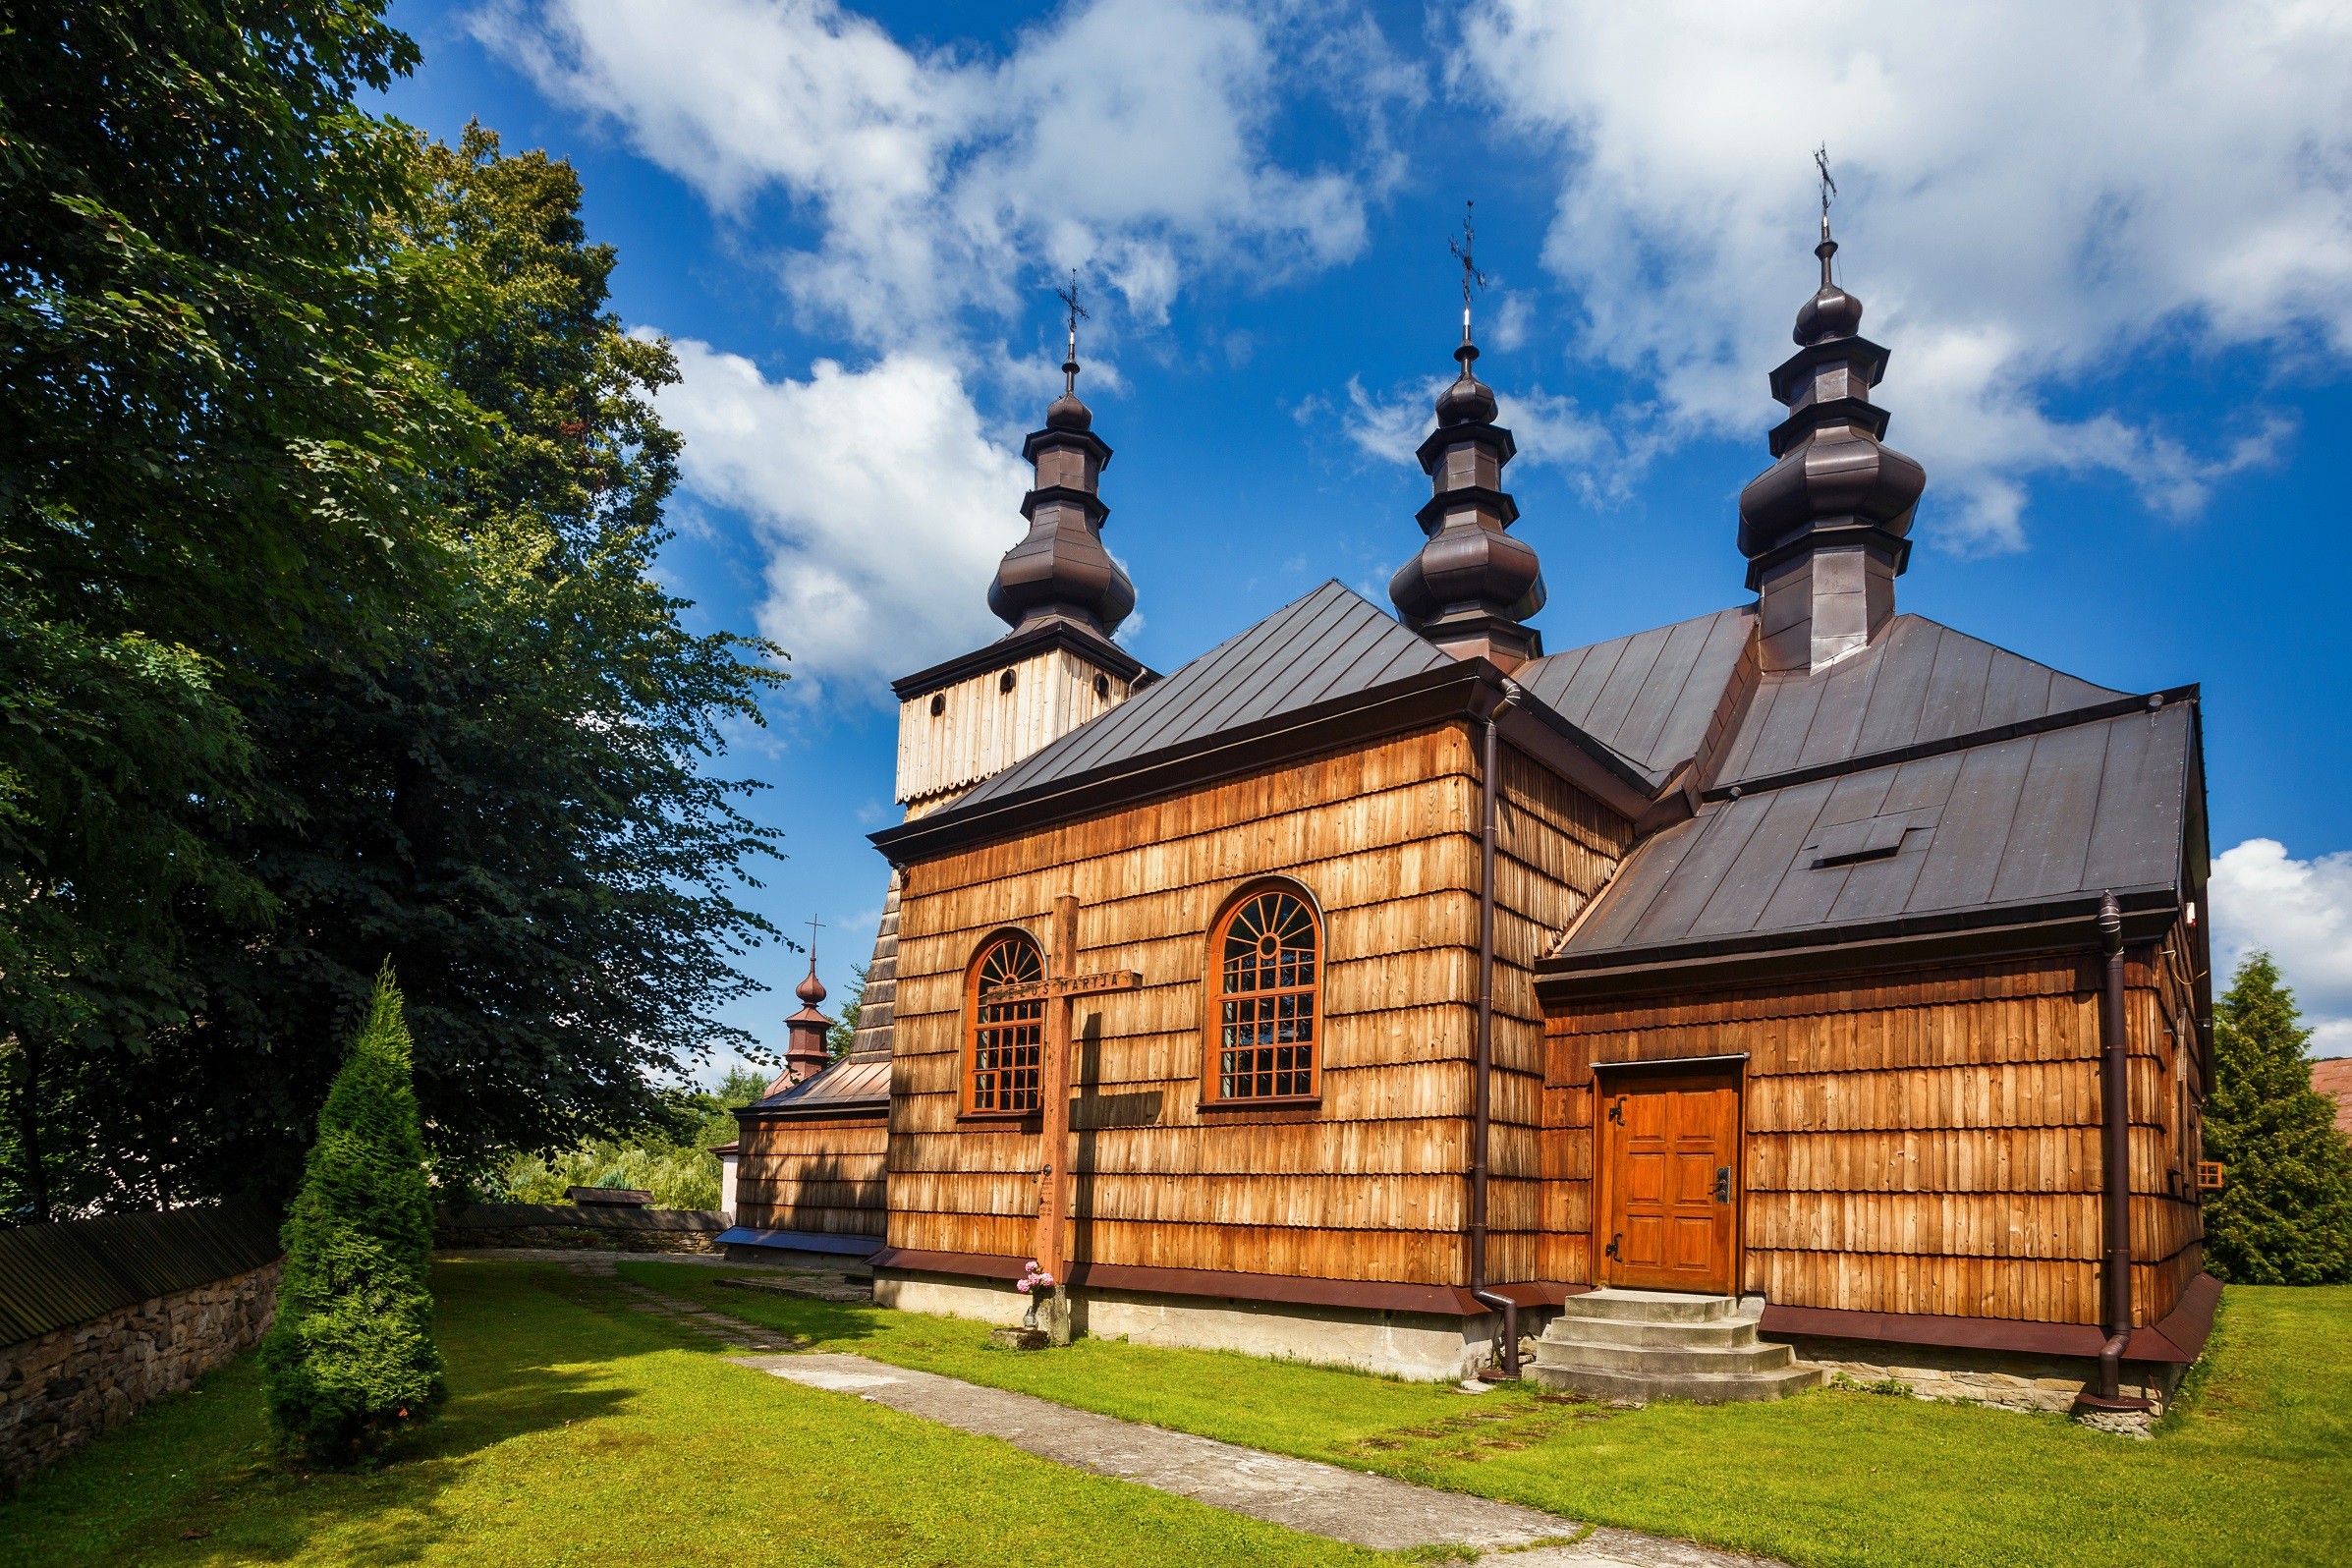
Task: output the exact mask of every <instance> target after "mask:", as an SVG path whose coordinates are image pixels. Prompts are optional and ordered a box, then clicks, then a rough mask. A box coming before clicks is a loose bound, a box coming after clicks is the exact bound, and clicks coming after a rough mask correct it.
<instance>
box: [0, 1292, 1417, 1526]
mask: <svg viewBox="0 0 2352 1568" xmlns="http://www.w3.org/2000/svg"><path fill="white" fill-rule="evenodd" d="M434 1291H435V1294H436V1295H437V1297H438V1299H439V1302H440V1331H441V1343H442V1348H443V1351H444V1352H445V1354H446V1355H447V1357H448V1362H449V1382H450V1389H451V1395H452V1397H451V1400H450V1403H449V1407H448V1409H447V1411H446V1413H445V1414H444V1415H443V1417H442V1419H441V1420H440V1421H439V1422H438V1423H436V1424H435V1425H433V1426H432V1427H430V1428H425V1429H424V1430H422V1431H420V1432H417V1433H414V1434H412V1435H410V1436H408V1437H407V1438H405V1439H404V1443H403V1446H402V1447H401V1448H399V1449H398V1450H397V1451H396V1452H394V1453H393V1454H392V1455H391V1456H390V1462H389V1463H387V1464H385V1465H384V1466H383V1467H381V1468H380V1469H378V1470H376V1471H374V1472H372V1473H368V1474H361V1475H349V1476H335V1475H320V1476H308V1477H306V1476H303V1475H300V1474H297V1473H292V1472H289V1471H287V1470H285V1469H283V1468H281V1467H280V1466H278V1465H277V1464H275V1463H273V1462H272V1461H271V1460H270V1458H269V1455H268V1450H267V1447H266V1444H265V1442H264V1439H263V1430H262V1425H261V1418H260V1397H259V1396H260V1387H259V1377H258V1376H257V1369H256V1367H255V1366H254V1364H253V1360H252V1357H250V1356H249V1357H245V1358H243V1359H241V1360H239V1361H238V1362H236V1363H234V1364H232V1365H231V1366H229V1367H226V1368H224V1369H222V1370H221V1371H219V1372H215V1373H214V1374H213V1375H212V1376H210V1377H208V1378H206V1379H204V1381H203V1382H202V1383H201V1384H200V1385H199V1386H198V1387H197V1388H196V1390H195V1391H194V1392H192V1393H189V1394H185V1395H182V1396H179V1397H177V1398H172V1399H167V1400H162V1401H158V1402H157V1403H156V1404H154V1405H152V1406H150V1407H149V1408H148V1409H147V1410H146V1411H144V1412H143V1413H141V1415H140V1417H139V1418H138V1419H137V1420H135V1421H133V1422H132V1423H131V1424H130V1425H128V1426H126V1427H124V1428H120V1429H119V1430H117V1431H114V1432H112V1433H110V1434H108V1435H107V1436H106V1437H104V1438H102V1439H100V1440H99V1441H98V1442H96V1443H93V1444H92V1445H91V1446H89V1447H88V1448H86V1449H84V1450H83V1451H82V1452H81V1453H79V1454H77V1455H75V1456H74V1457H73V1458H71V1459H69V1460H67V1461H66V1462H65V1463H64V1464H62V1465H60V1466H58V1467H57V1468H56V1469H54V1470H52V1471H50V1472H48V1473H47V1474H45V1475H43V1476H41V1477H39V1478H37V1479H36V1480H35V1481H34V1482H33V1483H32V1484H30V1485H29V1486H28V1487H27V1489H26V1490H25V1491H24V1492H22V1493H21V1494H20V1495H19V1496H17V1497H16V1498H15V1499H13V1500H11V1501H9V1502H7V1503H4V1504H0V1564H6V1565H10V1568H15V1565H19V1564H22V1565H25V1568H33V1565H38V1568H75V1565H91V1568H95V1565H99V1564H105V1565H108V1568H122V1565H139V1568H143V1565H146V1564H150V1563H154V1564H231V1563H255V1564H261V1563H266V1564H336V1565H344V1564H409V1563H417V1564H434V1563H468V1564H476V1563H478V1564H510V1563H511V1564H534V1565H535V1564H554V1563H564V1564H584V1565H585V1564H605V1563H610V1564H624V1563H625V1564H633V1565H648V1568H649V1565H661V1568H668V1565H672V1564H712V1565H719V1564H725V1565H730V1568H734V1565H744V1568H754V1565H763V1564H793V1565H801V1564H807V1565H812V1568H814V1565H824V1568H835V1565H840V1568H850V1565H863V1564H921V1565H931V1564H939V1565H950V1564H954V1565H961V1564H968V1563H1037V1564H1042V1563H1053V1564H1057V1565H1058V1564H1103V1565H1116V1568H1144V1565H1150V1564H1164V1565H1167V1568H1190V1565H1195V1564H1204V1563H1268V1564H1274V1563H1281V1564H1294V1563H1295V1564H1326V1563H1328V1564H1341V1563H1350V1564H1375V1563H1379V1562H1383V1561H1393V1559H1389V1558H1384V1557H1381V1556H1379V1555H1377V1554H1374V1553H1371V1552H1365V1551H1358V1550H1355V1549H1354V1548H1351V1547H1346V1546H1341V1545H1337V1544H1335V1543H1332V1542H1328V1541H1324V1540H1318V1539H1316V1538H1312V1537H1306V1536H1299V1535H1294V1534H1292V1533H1290V1532H1288V1531H1283V1530H1278V1529H1276V1528H1274V1527H1272V1526H1270V1525H1261V1524H1259V1523H1257V1522H1256V1521H1253V1520H1248V1519H1243V1518H1240V1517H1239V1516H1236V1515H1233V1514H1227V1513H1222V1512H1219V1511H1218V1510H1216V1509H1212V1508H1207V1507H1204V1506H1202V1505H1200V1504H1197V1503H1192V1502H1187V1501H1184V1500H1182V1499H1179V1498H1174V1497H1167V1496H1163V1495H1161V1494H1159V1493H1157V1492H1152V1491H1148V1490H1147V1489H1145V1488H1143V1487H1141V1486H1133V1485H1128V1484H1123V1483H1119V1482H1112V1481H1103V1480H1099V1479H1097V1478H1094V1477H1092V1476H1086V1475H1081V1474H1078V1473H1076V1472H1073V1471H1069V1470H1065V1469H1063V1468H1061V1467H1060V1466H1057V1465H1053V1464H1049V1463H1047V1462H1045V1461H1043V1460H1039V1459H1033V1458H1031V1457H1030V1456H1029V1455H1027V1454H1024V1453H1021V1452H1020V1451H1018V1450H1017V1449H1014V1448H1012V1447H1010V1446H1008V1445H1006V1444H1004V1443H1001V1442H998V1441H996V1440H994V1439H992V1438H985V1437H975V1436H971V1435H968V1434H966V1433H963V1432H958V1431H953V1430H950V1429H948V1428H941V1427H937V1426H934V1425H932V1424H930V1423H927V1422H923V1421H918V1420H915V1419H914V1418H911V1417H907V1416H902V1415H899V1414H898V1413H896V1412H894V1411H890V1410H886V1409H883V1408H882V1407H880V1406H877V1405H869V1404H867V1403H865V1402H863V1401H861V1400H858V1399H856V1398H853V1397H851V1396H848V1395H843V1394H834V1393H826V1392H822V1391H820V1390H816V1389H810V1388H803V1387H800V1386H798V1385H796V1384H793V1383H788V1382H785V1381H784V1380H782V1379H781V1378H775V1377H763V1376H761V1375H759V1374H757V1373H756V1372H747V1371H745V1370H744V1369H742V1368H739V1367H733V1366H730V1365H728V1364H727V1363H725V1362H723V1361H721V1360H720V1359H719V1357H718V1355H717V1354H715V1353H714V1352H713V1351H712V1350H710V1349H709V1348H706V1347H705V1346H704V1345H703V1344H702V1342H701V1341H700V1340H699V1339H697V1338H694V1337H693V1336H690V1335H688V1334H686V1333H685V1332H684V1331H683V1330H680V1329H677V1328H674V1327H672V1326H670V1325H669V1324H668V1323H666V1322H665V1321H663V1320H661V1319H659V1318H654V1317H649V1316H644V1315H641V1314H638V1313H633V1312H630V1311H628V1310H627V1309H626V1308H624V1307H622V1306H621V1305H620V1304H619V1302H618V1300H617V1294H616V1292H615V1291H614V1290H613V1288H612V1286H611V1285H610V1284H609V1283H608V1282H596V1281H589V1280H582V1279H578V1278H576V1277H574V1276H572V1275H570V1274H567V1273H566V1272H565V1271H564V1270H562V1269H561V1268H560V1267H555V1266H549V1265H539V1264H519V1263H456V1264H444V1265H442V1266H440V1267H439V1268H437V1269H436V1270H435V1273H434Z"/></svg>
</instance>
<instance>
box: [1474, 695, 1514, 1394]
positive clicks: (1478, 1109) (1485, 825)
mask: <svg viewBox="0 0 2352 1568" xmlns="http://www.w3.org/2000/svg"><path fill="white" fill-rule="evenodd" d="M1521 695H1522V693H1521V689H1520V686H1519V683H1518V682H1516V681H1512V680H1507V679H1506V680H1505V681H1504V682H1503V683H1502V700H1501V701H1499V702H1497V703H1495V704H1494V708H1493V710H1492V711H1491V712H1489V713H1488V714H1487V715H1486V732H1485V737H1484V740H1485V754H1484V756H1483V757H1482V758H1481V763H1482V765H1481V768H1480V773H1481V777H1482V783H1481V786H1480V795H1481V797H1482V799H1481V801H1480V825H1479V1025H1478V1067H1477V1069H1476V1072H1475V1076H1474V1078H1473V1080H1472V1086H1471V1112H1470V1224H1469V1226H1468V1230H1469V1239H1470V1297H1471V1300H1473V1301H1475V1302H1477V1303H1479V1305H1481V1306H1482V1307H1490V1308H1492V1309H1494V1310H1495V1311H1497V1312H1499V1313H1501V1314H1502V1341H1503V1342H1502V1372H1503V1376H1504V1377H1506V1378H1508V1379H1510V1380H1512V1381H1517V1380H1518V1377H1519V1304H1518V1303H1517V1302H1514V1301H1512V1300H1511V1299H1510V1298H1508V1297H1506V1296H1498V1295H1496V1294H1495V1293H1494V1292H1493V1291H1490V1290H1488V1289H1487V1288H1486V1172H1487V1147H1488V1145H1489V1143H1490V1142H1491V1138H1490V1136H1489V1134H1490V1128H1491V1121H1490V1118H1491V1113H1492V1109H1493V1099H1494V1087H1493V1079H1494V840H1495V811H1496V806H1495V802H1496V797H1497V795H1498V793H1499V790H1500V783H1499V774H1498V755H1497V754H1498V748H1497V746H1496V742H1495V737H1494V731H1495V724H1496V722H1497V721H1498V720H1499V719H1500V718H1501V717H1502V714H1503V710H1504V709H1506V708H1508V707H1510V706H1512V705H1513V704H1514V703H1516V702H1517V701H1518V700H1519V699H1520V697H1521Z"/></svg>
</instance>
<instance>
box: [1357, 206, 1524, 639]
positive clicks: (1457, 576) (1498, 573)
mask: <svg viewBox="0 0 2352 1568" xmlns="http://www.w3.org/2000/svg"><path fill="white" fill-rule="evenodd" d="M1462 232H1463V236H1464V243H1463V244H1461V245H1458V246H1456V247H1455V248H1454V253H1455V254H1456V255H1457V256H1459V257H1461V260H1462V345H1461V347H1460V348H1457V349H1456V350H1454V359H1455V360H1456V361H1457V362H1458V363H1459V364H1461V366H1462V370H1461V373H1460V374H1459V375H1457V376H1456V377H1455V378H1454V380H1453V383H1452V384H1451V385H1449V386H1448V387H1447V388H1446V389H1445V390H1444V391H1443V392H1440V393H1439V394H1437V428H1436V429H1434V430H1432V431H1431V432H1430V433H1429V436H1428V439H1427V440H1425V441H1423V442H1422V443H1421V448H1420V450H1419V451H1417V452H1416V453H1415V454H1414V456H1415V457H1417V458H1419V459H1420V460H1421V469H1422V472H1423V473H1424V474H1427V475H1428V476H1429V485H1430V490H1431V494H1430V496H1429V499H1428V503H1427V504H1425V505H1424V506H1423V507H1422V509H1421V510H1420V511H1419V512H1417V513H1415V514H1414V518H1415V521H1417V522H1419V523H1420V524H1421V530H1422V532H1424V533H1426V534H1427V535H1428V540H1427V542H1425V543H1424V544H1423V545H1422V547H1421V549H1420V551H1419V552H1418V553H1416V554H1415V555H1414V557H1413V559H1412V560H1410V561H1407V562H1406V563H1405V564H1404V565H1403V566H1402V567H1400V568H1399V569H1398V570H1397V574H1396V576H1395V577H1394V578H1392V579H1390V580H1389V584H1388V596H1389V597H1390V598H1391V599H1393V600H1394V601H1395V603H1396V608H1397V614H1398V615H1399V616H1400V617H1401V618H1402V619H1403V621H1404V623H1405V624H1406V625H1407V626H1409V627H1411V628H1413V630H1414V631H1416V632H1419V633H1420V634H1421V635H1422V636H1424V637H1426V638H1428V640H1429V641H1430V642H1432V643H1434V644H1437V645H1438V646H1439V647H1441V648H1443V649H1444V650H1445V651H1446V652H1448V653H1451V654H1453V655H1454V656H1455V657H1456V658H1465V659H1467V658H1478V657H1484V658H1488V659H1491V660H1493V661H1494V662H1495V663H1496V664H1498V665H1500V666H1502V667H1503V668H1504V669H1505V670H1513V669H1517V668H1518V667H1519V666H1520V664H1522V663H1524V662H1525V661H1526V660H1528V659H1532V658H1537V657H1539V656H1540V655H1541V654H1542V652H1543V637H1542V634H1541V633H1540V632H1538V631H1537V630H1536V629H1535V628H1533V627H1531V626H1528V625H1526V624H1525V623H1526V621H1527V619H1528V617H1529V616H1531V615H1534V614H1535V613H1536V612H1537V611H1538V610H1540V609H1541V608H1542V607H1543V597H1544V588H1543V572H1542V568H1541V566H1540V563H1539V562H1538V561H1537V559H1536V551H1535V548H1534V547H1533V546H1532V545H1530V544H1528V543H1527V542H1526V541H1525V540H1524V539H1518V538H1514V537H1512V536H1511V535H1510V534H1509V533H1507V532H1504V531H1505V530H1507V529H1508V528H1510V526H1511V525H1512V524H1513V523H1515V522H1517V521H1518V519H1519V503H1518V502H1516V501H1514V500H1512V499H1511V496H1510V494H1509V492H1508V491H1506V490H1504V489H1503V488H1502V471H1503V468H1504V466H1505V465H1507V464H1508V463H1509V462H1510V461H1511V459H1512V458H1513V457H1515V456H1517V455H1518V451H1519V448H1518V444H1517V443H1516V442H1515V441H1513V440H1512V438H1511V432H1510V431H1509V430H1506V429H1504V428H1503V427H1502V426H1501V425H1499V424H1496V423H1495V422H1494V419H1495V414H1496V412H1497V410H1496V406H1495V402H1494V393H1493V391H1492V389H1491V388H1489V387H1488V386H1487V385H1486V384H1485V383H1484V381H1481V380H1480V379H1479V378H1478V376H1477V374H1476V373H1475V371H1474V370H1473V369H1472V366H1473V365H1475V364H1477V363H1478V358H1479V347H1478V344H1477V343H1475V342H1474V341H1472V338H1471V332H1470V294H1471V289H1472V287H1473V285H1484V282H1485V279H1484V277H1482V276H1481V275H1480V273H1479V271H1478V268H1477V266H1476V264H1475V263H1474V262H1473V260H1472V259H1471V253H1470V247H1469V244H1468V241H1469V239H1470V237H1471V235H1472V230H1471V226H1470V223H1469V221H1468V220H1467V219H1465V220H1464V222H1463V225H1462Z"/></svg>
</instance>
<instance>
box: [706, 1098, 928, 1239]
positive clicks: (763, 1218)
mask: <svg viewBox="0 0 2352 1568" xmlns="http://www.w3.org/2000/svg"><path fill="white" fill-rule="evenodd" d="M889 1142H890V1128H889V1123H888V1122H887V1120H886V1119H885V1118H884V1117H883V1116H881V1115H880V1114H878V1113H877V1114H873V1115H862V1116H840V1117H821V1118H808V1119H793V1118H783V1117H777V1118H772V1119H761V1120H746V1121H745V1123H744V1127H743V1138H742V1145H741V1147H742V1154H741V1157H740V1159H739V1161H738V1163H737V1166H736V1177H735V1222H736V1223H737V1224H738V1225H744V1226H748V1227H750V1228H751V1229H754V1230H791V1231H809V1232H814V1233H818V1234H823V1235H831V1236H879V1235H881V1234H882V1232H883V1208H882V1199H883V1193H884V1180H885V1174H884V1170H883V1166H884V1163H885V1160H886V1155H887V1151H888V1148H889Z"/></svg>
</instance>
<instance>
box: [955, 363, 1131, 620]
mask: <svg viewBox="0 0 2352 1568" xmlns="http://www.w3.org/2000/svg"><path fill="white" fill-rule="evenodd" d="M1021 455H1022V457H1023V458H1025V459H1027V460H1028V461H1029V462H1030V463H1032V464H1034V465H1035V466H1036V483H1035V484H1034V485H1033V486H1032V487H1031V489H1030V492H1029V493H1028V494H1027V495H1025V496H1023V497H1022V498H1021V515H1022V516H1023V517H1026V518H1028V519H1029V536H1028V537H1027V538H1024V539H1023V540H1022V541H1021V542H1020V543H1018V544H1016V545H1014V546H1013V547H1012V548H1011V549H1009V550H1007V551H1006V552H1005V555H1004V559H1003V560H1002V561H1001V562H999V563H998V564H997V567H996V581H995V582H993V583H991V584H990V585H989V586H988V608H989V609H990V610H992V611H994V612H995V613H996V614H997V616H998V617H1000V618H1001V619H1003V620H1004V621H1005V622H1006V623H1007V624H1008V625H1010V626H1011V627H1012V628H1013V630H1014V631H1016V632H1021V631H1027V630H1029V629H1030V628H1032V627H1035V626H1038V625H1041V624H1042V623H1044V622H1047V621H1053V620H1062V621H1072V622H1076V623H1077V624H1078V625H1081V626H1084V627H1086V628H1088V629H1089V630H1090V631H1093V632H1096V633H1099V634H1100V635H1101V636H1103V637H1106V638H1107V637H1109V636H1110V635H1111V634H1112V633H1113V632H1115V631H1117V630H1118V628H1119V623H1120V622H1121V621H1124V620H1126V619H1127V616H1128V613H1129V612H1130V611H1132V610H1133V609H1134V608H1135V585H1134V584H1133V583H1131V582H1129V581H1128V579H1127V574H1126V573H1125V572H1123V571H1121V570H1120V569H1119V563H1118V562H1116V561H1114V560H1112V559H1111V557H1110V551H1108V550H1106V549H1104V548H1103V547H1102V524H1103V520H1104V519H1106V518H1108V517H1109V516H1110V508H1109V507H1107V506H1104V505H1103V504H1102V498H1101V496H1100V495H1098V494H1097V493H1096V486H1097V485H1099V484H1100V482H1101V479H1102V471H1103V470H1104V469H1105V468H1107V467H1109V466H1110V459H1111V449H1110V447H1109V446H1108V445H1107V444H1106V443H1105V442H1104V441H1103V439H1102V437H1100V436H1098V435H1096V434H1095V433H1094V416H1093V412H1092V410H1090V409H1089V408H1088V407H1087V406H1086V405H1085V404H1084V403H1082V402H1080V401H1079V398H1078V330H1077V325H1076V321H1075V319H1073V322H1072V325H1071V334H1070V357H1069V359H1068V360H1067V361H1066V362H1064V364H1063V365H1062V395H1061V396H1060V397H1058V398H1055V399H1054V400H1053V402H1052V403H1051V404H1049V405H1047V406H1046V409H1045V427H1044V428H1043V429H1041V430H1033V431H1032V432H1030V436H1029V439H1027V440H1026V441H1024V442H1022V444H1021Z"/></svg>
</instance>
